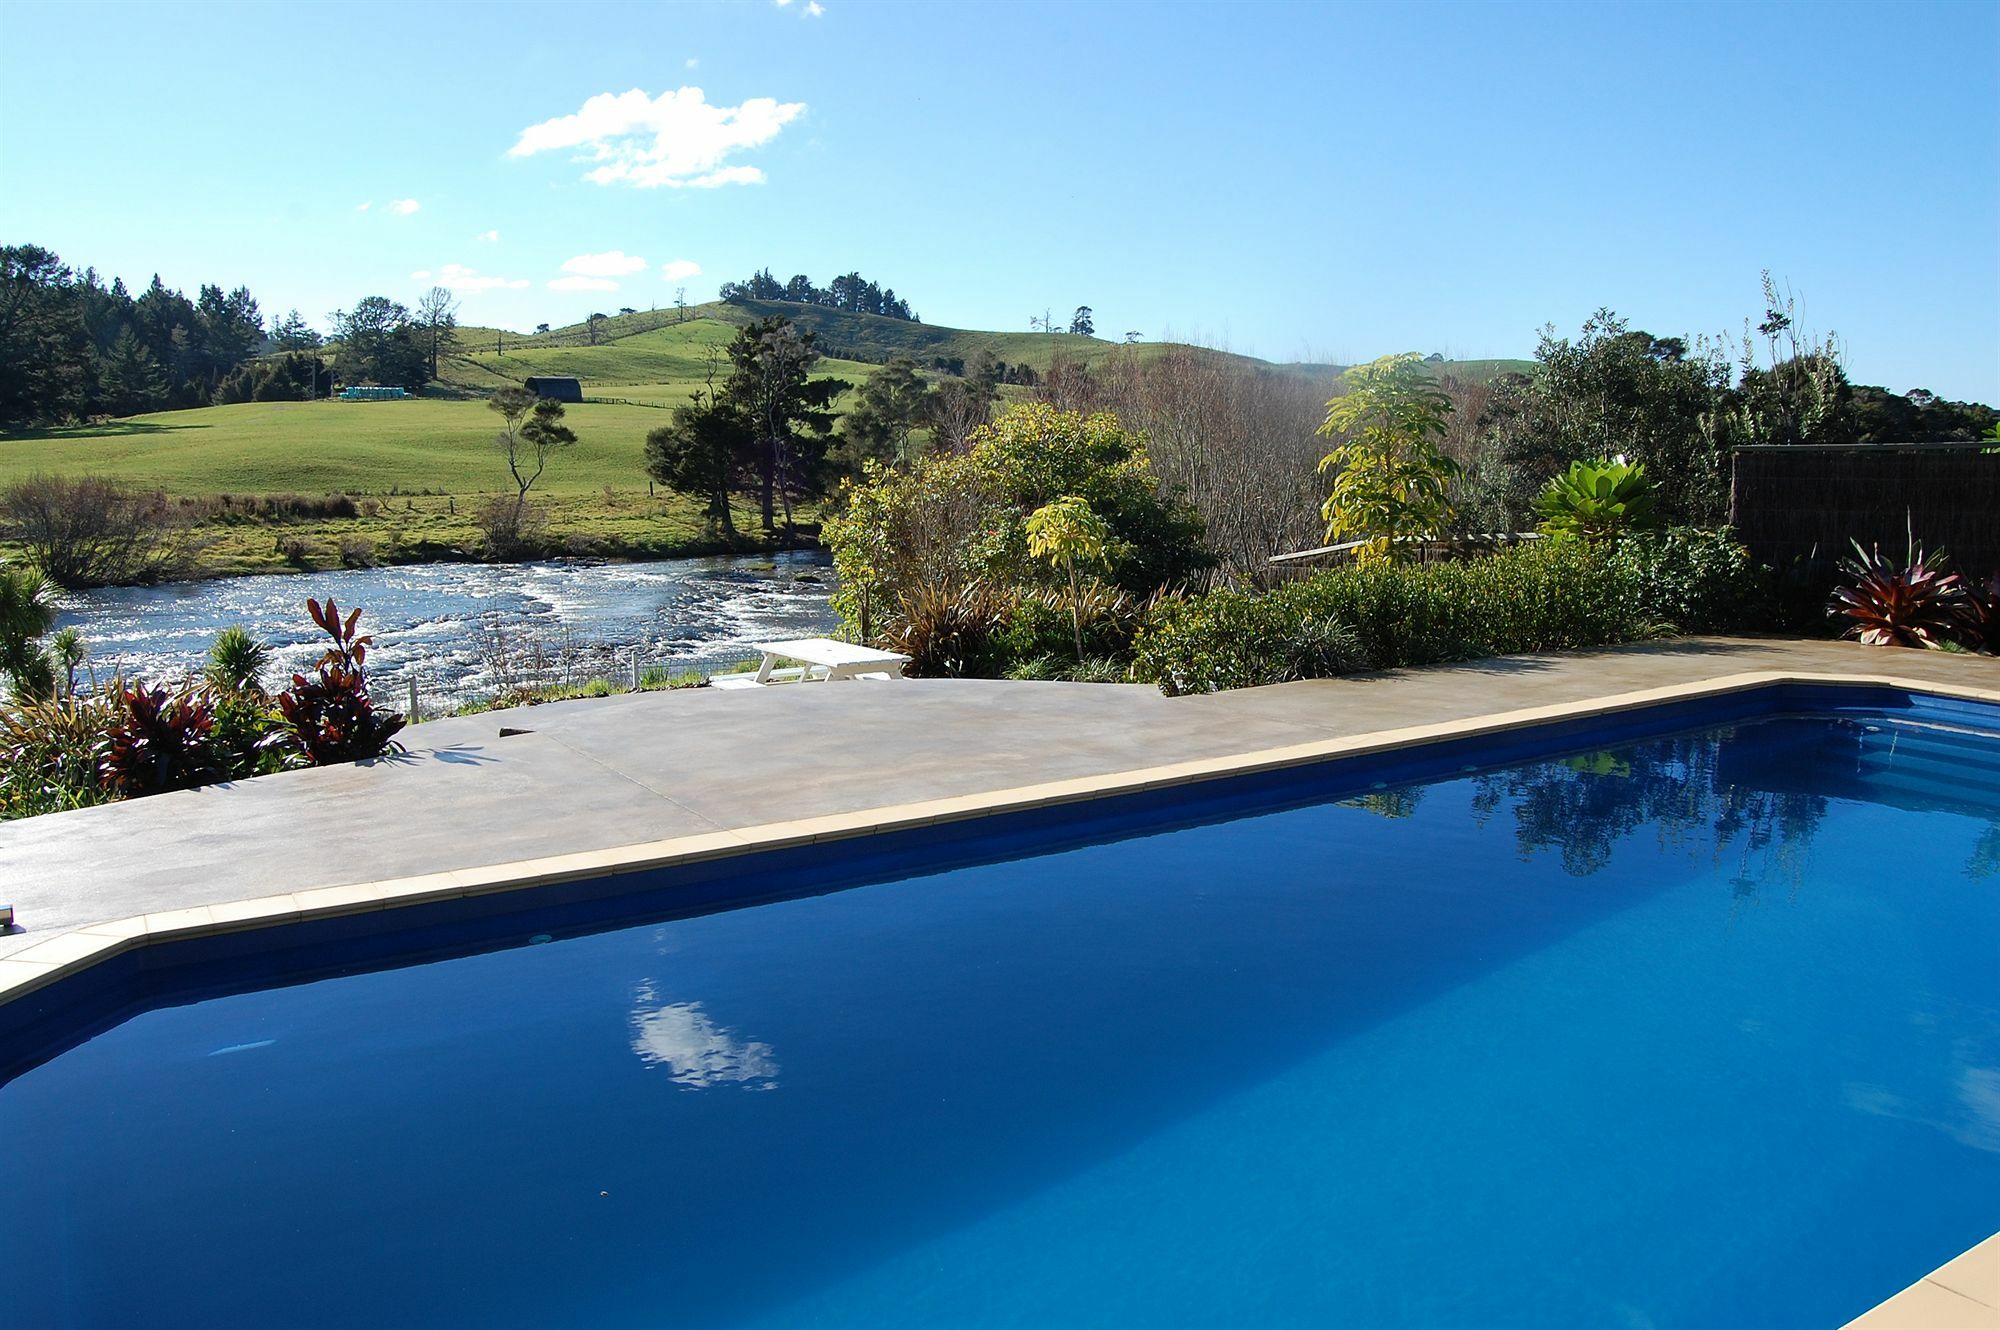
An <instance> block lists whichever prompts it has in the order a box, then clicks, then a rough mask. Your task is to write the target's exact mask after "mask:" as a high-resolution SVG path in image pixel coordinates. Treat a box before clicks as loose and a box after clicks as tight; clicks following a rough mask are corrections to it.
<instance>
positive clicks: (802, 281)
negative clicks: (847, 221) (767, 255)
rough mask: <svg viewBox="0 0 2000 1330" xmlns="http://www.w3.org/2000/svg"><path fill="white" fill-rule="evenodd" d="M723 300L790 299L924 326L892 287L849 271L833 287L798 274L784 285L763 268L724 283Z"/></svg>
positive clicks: (767, 269)
mask: <svg viewBox="0 0 2000 1330" xmlns="http://www.w3.org/2000/svg"><path fill="white" fill-rule="evenodd" d="M717 295H719V296H720V297H721V298H722V299H724V300H789V301H792V302H793V303H795V304H800V305H824V306H825V307H826V308H828V309H844V310H847V311H849V312H851V313H855V314H879V315H881V316H882V317H883V318H887V319H902V320H903V321H904V322H906V323H921V322H923V320H922V319H919V318H918V317H917V313H916V311H915V310H913V309H911V308H910V302H909V301H907V300H904V299H903V298H902V297H900V296H898V295H897V294H896V292H895V290H894V289H893V288H891V287H884V286H881V285H879V284H877V283H875V282H872V281H869V280H868V279H867V278H865V277H863V276H862V275H861V274H860V273H858V272H850V273H846V274H843V275H842V276H839V277H836V278H834V279H833V281H832V283H831V284H830V285H827V286H824V287H819V286H814V285H813V282H812V278H810V277H808V276H806V275H805V274H804V273H798V274H795V275H794V276H793V277H792V279H791V280H790V281H788V282H781V281H779V280H778V279H777V278H776V277H773V276H772V275H771V270H770V269H769V268H763V269H760V270H759V271H757V272H754V273H752V274H750V276H749V277H748V278H747V279H745V280H744V281H741V282H724V283H723V284H722V287H721V289H720V290H719V291H718V292H717Z"/></svg>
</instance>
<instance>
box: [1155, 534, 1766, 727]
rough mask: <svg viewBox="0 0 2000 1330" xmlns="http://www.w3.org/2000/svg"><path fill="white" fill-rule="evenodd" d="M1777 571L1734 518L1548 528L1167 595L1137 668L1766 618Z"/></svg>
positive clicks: (1227, 673) (1213, 670)
mask: <svg viewBox="0 0 2000 1330" xmlns="http://www.w3.org/2000/svg"><path fill="white" fill-rule="evenodd" d="M1770 598H1771V588H1770V575H1769V573H1768V571H1767V570H1765V569H1763V568H1760V567H1759V566H1757V565H1756V564H1754V563H1752V562H1751V560H1750V556H1749V554H1748V553H1747V552H1746V551H1745V550H1744V549H1743V547H1742V546H1741V545H1739V544H1737V543H1736V540H1735V538H1734V537H1733V536H1732V535H1731V534H1730V533H1729V532H1728V531H1703V530H1696V529H1693V528H1679V529H1675V530H1672V531H1666V532H1662V533H1659V534H1657V535H1650V536H1644V537H1627V538H1626V539H1624V540H1621V541H1619V542H1617V543H1616V544H1612V545H1598V546H1592V545H1589V544H1586V543H1584V542H1582V541H1578V540H1549V541H1543V542H1540V543H1537V544H1533V545H1522V546H1518V547H1516V548H1513V549H1509V550H1504V551H1502V552H1501V553H1499V554H1495V555H1493V556H1491V557H1489V558H1483V559H1471V560H1465V561H1462V562H1454V563H1434V564H1419V565H1412V564H1382V563H1377V564H1371V565H1365V566H1364V565H1355V566H1351V567H1345V568H1335V569H1330V570H1328V571H1326V572H1323V573H1319V574H1317V575H1315V576H1313V577H1310V578H1308V579H1306V580H1304V581H1302V582H1294V583H1291V584H1290V585H1287V586H1282V587H1279V588H1278V589H1277V590H1275V591H1271V592H1269V593H1267V594H1265V595H1262V596H1252V595H1246V594H1244V593H1241V592H1233V591H1229V592H1217V593H1215V594H1213V595H1208V596H1200V597H1194V598H1187V599H1175V600H1169V601H1165V602H1163V603H1162V604H1161V605H1160V606H1159V607H1157V608H1156V609H1155V610H1154V612H1153V613H1152V614H1151V615H1150V616H1149V617H1148V619H1147V622H1146V624H1145V626H1144V627H1143V628H1141V630H1140V632H1139V635H1138V639H1137V642H1136V644H1135V650H1136V653H1137V662H1136V664H1135V665H1134V669H1133V673H1134V674H1135V675H1136V676H1137V677H1138V678H1141V679H1145V680H1148V681H1151V682H1155V683H1158V684H1159V685H1160V686H1161V687H1162V688H1163V689H1165V690H1166V691H1167V692H1169V693H1181V692H1211V691H1214V690H1217V689H1224V688H1244V687H1249V686H1251V685H1253V684H1262V683H1277V682H1281V681H1283V680H1287V679H1300V678H1313V677H1319V676H1325V675H1334V674H1345V673H1350V672H1352V671H1354V670H1360V669H1390V668H1394V667H1398V666H1407V665H1432V664H1437V663H1439V662H1442V661H1452V660H1471V659H1476V658H1478V657H1481V656H1499V655H1507V654H1511V653H1515V652H1523V651H1560V650H1565V649H1573V648H1578V647H1592V646H1604V645H1608V644H1610V643H1614V642H1629V641H1635V640H1638V639H1641V638H1646V637H1654V636H1660V635H1663V634H1669V633H1675V632H1683V633H1700V632H1724V631H1729V630H1732V629H1743V628H1751V627H1757V626H1761V624H1762V623H1763V622H1764V616H1766V615H1767V614H1768V610H1769V605H1770Z"/></svg>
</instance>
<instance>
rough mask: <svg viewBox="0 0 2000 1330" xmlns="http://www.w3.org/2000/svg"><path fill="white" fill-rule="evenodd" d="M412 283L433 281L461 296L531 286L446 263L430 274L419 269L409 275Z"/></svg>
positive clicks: (515, 289) (526, 280)
mask: <svg viewBox="0 0 2000 1330" xmlns="http://www.w3.org/2000/svg"><path fill="white" fill-rule="evenodd" d="M410 280H411V281H413V282H430V281H435V282H436V283H437V284H438V285H439V286H448V287H450V288H451V289H452V290H453V291H455V292H458V293H459V294H461V295H470V294H471V293H473V292H475V291H519V290H521V289H523V288H524V287H527V286H529V285H531V283H530V282H529V281H528V279H527V278H525V277H494V276H491V275H489V274H486V273H482V272H480V271H479V270H478V269H477V268H468V267H466V266H465V265H464V264H463V263H447V264H445V265H444V267H442V268H439V269H438V270H437V271H436V272H432V271H431V270H430V269H429V268H419V269H418V270H417V271H415V272H413V273H411V274H410Z"/></svg>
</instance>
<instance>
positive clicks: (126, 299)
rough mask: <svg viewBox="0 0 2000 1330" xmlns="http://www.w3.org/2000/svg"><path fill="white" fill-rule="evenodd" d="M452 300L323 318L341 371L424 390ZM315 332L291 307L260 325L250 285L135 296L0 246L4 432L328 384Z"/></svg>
mask: <svg viewBox="0 0 2000 1330" xmlns="http://www.w3.org/2000/svg"><path fill="white" fill-rule="evenodd" d="M457 308H458V302H457V300H456V299H455V298H454V297H453V296H452V293H451V292H450V291H448V290H446V289H444V288H443V287H433V288H432V289H431V290H430V291H429V292H427V293H426V294H425V295H424V297H423V298H422V299H420V300H419V301H418V302H417V305H416V307H415V308H414V309H411V308H407V307H405V306H404V305H402V304H400V303H398V302H396V301H393V300H390V299H388V298H387V297H385V296H369V297H367V298H366V299H363V300H361V301H360V302H358V303H357V304H356V305H355V306H354V308H353V309H351V310H339V311H335V312H334V313H333V314H332V315H331V316H330V319H331V323H332V327H333V338H334V340H335V341H337V342H339V343H340V354H339V363H338V378H339V379H340V381H341V382H344V383H375V384H382V385H385V386H398V387H404V388H411V389H419V388H422V387H423V386H424V385H425V384H426V383H428V382H429V381H430V380H432V379H434V378H436V377H437V372H438V361H439V358H440V357H442V356H447V355H449V354H451V352H452V351H453V349H455V347H456V328H457ZM321 345H322V339H321V337H320V335H319V333H317V332H316V331H314V330H313V328H312V326H311V325H310V324H308V323H307V322H306V320H305V319H304V317H303V316H301V315H300V313H299V312H298V311H297V310H292V311H290V312H289V313H287V314H285V315H284V316H283V317H281V318H278V319H276V320H274V321H272V322H271V324H270V326H269V328H268V329H267V328H266V326H265V320H264V315H263V312H262V310H261V309H259V307H258V304H257V299H256V297H255V296H253V295H251V294H250V290H249V288H248V287H243V286H238V287H235V288H233V289H230V290H224V289H223V288H222V287H221V286H220V285H207V284H204V285H203V286H201V287H200V288H199V289H198V290H197V292H196V295H195V297H194V298H193V299H189V298H188V297H187V296H186V295H184V294H183V293H181V292H179V291H175V290H171V289H169V288H168V287H167V285H166V284H165V283H164V282H162V281H161V280H160V278H159V276H158V275H157V274H155V275H154V277H153V280H152V282H151V283H150V284H149V285H148V286H147V287H146V289H145V290H143V291H141V292H140V293H139V294H138V295H137V296H134V295H133V294H132V293H131V292H130V291H128V290H127V289H126V287H125V283H124V281H123V280H122V279H118V278H114V279H112V281H111V283H110V284H109V285H106V284H105V282H104V280H103V279H102V278H101V277H100V276H99V275H98V273H97V270H96V269H94V268H83V269H81V270H78V269H75V268H72V267H71V266H70V265H69V264H66V263H64V262H63V261H62V258H61V257H60V256H59V255H57V254H56V253H54V252H53V251H51V250H48V249H44V248H43V247H41V246H40V245H8V246H0V429H20V428H26V427H32V426H38V425H52V424H61V423H64V422H67V421H73V420H87V419H89V418H91V417H93V416H132V415H143V414H145V413H147V412H151V411H169V410H175V409H177V408H181V407H194V406H209V405H220V404H227V403H231V402H251V401H257V402H264V401H299V400H304V399H307V398H313V397H324V396H326V395H327V394H329V393H330V392H331V391H332V390H333V384H334V379H335V377H336V375H335V371H334V370H332V369H329V367H328V366H327V364H326V363H325V362H324V361H323V360H322V359H321V358H320V356H319V355H318V351H319V349H320V347H321Z"/></svg>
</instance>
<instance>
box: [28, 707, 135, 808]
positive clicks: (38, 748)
mask: <svg viewBox="0 0 2000 1330" xmlns="http://www.w3.org/2000/svg"><path fill="white" fill-rule="evenodd" d="M118 715H119V712H118V709H117V708H116V706H115V705H114V703H113V700H112V699H111V698H110V697H109V696H108V695H97V696H87V695H83V694H71V695H69V696H55V697H41V698H33V699H25V700H18V701H16V702H15V704H14V705H12V706H10V707H8V708H6V709H5V710H4V711H0V819H9V818H17V817H34V816H37V815H38V814H41V813H60V812H65V811H67V810H69V809H72V808H87V807H90V806H91V805H93V804H101V803H108V802H110V801H111V800H112V799H115V798H116V797H117V795H116V794H115V793H113V792H112V791H110V790H108V789H106V788H105V787H104V786H103V785H102V784H101V783H100V782H99V780H98V775H97V758H98V752H99V749H100V748H101V746H102V745H103V743H104V741H105V739H106V737H107V736H108V735H109V734H110V732H111V728H112V726H113V725H114V724H115V723H116V721H117V719H118Z"/></svg>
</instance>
